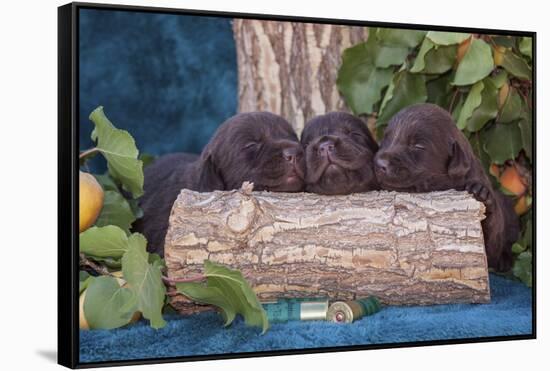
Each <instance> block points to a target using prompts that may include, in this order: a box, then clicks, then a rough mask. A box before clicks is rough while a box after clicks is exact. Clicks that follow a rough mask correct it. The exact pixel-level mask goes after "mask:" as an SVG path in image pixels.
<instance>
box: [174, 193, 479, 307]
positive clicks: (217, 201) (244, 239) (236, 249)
mask: <svg viewBox="0 0 550 371" xmlns="http://www.w3.org/2000/svg"><path fill="white" fill-rule="evenodd" d="M245 184H246V183H245ZM249 186H250V185H249V184H248V186H246V187H245V185H243V189H241V190H235V191H225V192H221V191H216V192H210V193H199V192H194V191H189V190H182V192H181V193H180V195H179V196H178V199H177V200H176V202H175V203H174V207H173V209H172V213H171V215H170V221H169V223H170V224H169V228H168V233H167V235H166V244H165V259H166V265H167V267H168V276H169V278H171V279H177V278H184V277H189V276H190V275H196V274H198V273H201V271H202V267H203V261H204V260H205V259H210V260H211V261H215V262H218V263H221V264H225V265H227V266H229V267H231V268H234V269H239V270H240V271H241V272H242V273H243V274H244V275H245V277H247V279H248V281H249V282H250V284H251V285H252V287H253V289H254V291H255V292H256V293H257V294H258V296H259V297H260V299H265V300H273V299H276V298H283V297H286V298H289V297H318V296H328V297H330V298H331V299H338V300H341V299H353V298H355V297H364V296H367V295H376V296H378V297H379V298H380V300H381V301H382V302H383V303H386V304H395V305H403V304H405V305H406V304H420V305H423V304H442V303H486V302H488V301H489V300H490V294H489V281H488V273H487V261H486V255H485V248H484V244H483V233H482V229H481V223H480V222H481V220H482V219H483V218H484V212H485V207H484V206H483V204H482V203H480V202H478V201H476V200H475V199H474V198H472V197H471V196H470V195H469V194H468V193H467V192H458V191H454V190H450V191H444V192H432V193H425V194H408V193H395V192H385V191H384V192H369V193H361V194H352V195H348V196H319V195H316V194H309V193H270V192H251V188H250V187H249ZM172 303H173V305H174V306H175V307H176V308H177V309H178V310H180V311H182V312H184V313H190V312H194V311H198V310H201V309H202V307H198V306H196V305H194V304H192V303H190V302H189V300H187V299H186V298H184V297H183V296H181V295H176V296H173V297H172Z"/></svg>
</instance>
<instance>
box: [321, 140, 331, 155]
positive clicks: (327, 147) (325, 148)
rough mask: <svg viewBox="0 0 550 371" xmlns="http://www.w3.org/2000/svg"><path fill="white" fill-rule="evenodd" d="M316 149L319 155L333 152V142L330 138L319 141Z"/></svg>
mask: <svg viewBox="0 0 550 371" xmlns="http://www.w3.org/2000/svg"><path fill="white" fill-rule="evenodd" d="M318 151H319V154H320V155H327V154H329V153H332V152H334V142H333V141H332V140H324V141H322V142H321V143H319V149H318Z"/></svg>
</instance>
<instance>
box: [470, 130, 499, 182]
mask: <svg viewBox="0 0 550 371" xmlns="http://www.w3.org/2000/svg"><path fill="white" fill-rule="evenodd" d="M468 139H469V141H470V145H471V146H472V150H473V152H474V154H475V155H476V157H477V158H478V159H479V161H480V162H481V165H482V166H483V170H484V171H485V173H486V174H487V176H488V177H489V179H491V181H492V182H493V183H494V185H497V184H496V179H494V177H493V176H491V175H490V174H489V167H490V166H491V158H490V157H489V154H488V153H487V152H486V151H485V148H484V145H485V141H486V133H485V132H484V131H478V132H475V133H471V135H470V137H469V138H468Z"/></svg>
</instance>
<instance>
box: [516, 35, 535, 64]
mask: <svg viewBox="0 0 550 371" xmlns="http://www.w3.org/2000/svg"><path fill="white" fill-rule="evenodd" d="M519 51H520V52H521V54H523V55H526V56H528V57H529V58H531V59H533V39H532V38H530V37H522V38H521V41H520V42H519Z"/></svg>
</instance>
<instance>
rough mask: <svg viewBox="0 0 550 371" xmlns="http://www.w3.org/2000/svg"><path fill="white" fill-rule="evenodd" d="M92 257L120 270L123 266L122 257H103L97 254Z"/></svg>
mask: <svg viewBox="0 0 550 371" xmlns="http://www.w3.org/2000/svg"><path fill="white" fill-rule="evenodd" d="M92 258H93V259H94V260H95V261H98V262H101V263H102V264H103V265H105V266H106V267H108V268H112V269H117V270H120V268H121V267H122V262H121V258H117V259H115V258H110V257H107V258H101V257H97V256H93V257H92Z"/></svg>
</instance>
